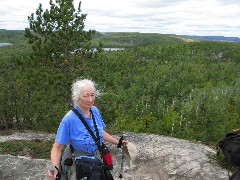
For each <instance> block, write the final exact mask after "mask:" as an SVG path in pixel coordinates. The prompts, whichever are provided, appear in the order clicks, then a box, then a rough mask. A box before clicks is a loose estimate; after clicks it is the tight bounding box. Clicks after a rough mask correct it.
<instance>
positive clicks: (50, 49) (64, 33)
mask: <svg viewBox="0 0 240 180" xmlns="http://www.w3.org/2000/svg"><path fill="white" fill-rule="evenodd" d="M49 4H50V10H48V9H46V10H45V11H43V8H42V4H39V7H38V9H37V10H36V14H35V15H34V13H32V14H31V16H28V20H29V26H30V27H29V28H25V37H27V38H28V40H29V43H30V44H31V46H32V49H33V52H34V55H35V57H40V59H41V62H42V63H47V64H48V65H55V64H64V65H65V68H66V74H67V75H69V73H70V59H71V53H72V52H74V51H76V50H77V51H78V52H80V53H85V52H88V51H89V49H90V48H89V47H90V41H91V39H92V38H93V35H94V34H95V32H96V31H95V30H89V31H85V30H84V27H85V25H84V21H85V20H86V16H87V14H81V1H80V2H79V6H78V9H77V10H75V8H74V4H73V0H55V3H53V1H52V0H50V2H49ZM37 59H38V61H39V58H37Z"/></svg>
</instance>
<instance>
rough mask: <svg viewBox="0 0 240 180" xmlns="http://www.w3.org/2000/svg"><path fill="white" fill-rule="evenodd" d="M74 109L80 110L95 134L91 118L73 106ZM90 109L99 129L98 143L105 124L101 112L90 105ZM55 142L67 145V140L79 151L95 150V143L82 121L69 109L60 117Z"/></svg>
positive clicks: (101, 138)
mask: <svg viewBox="0 0 240 180" xmlns="http://www.w3.org/2000/svg"><path fill="white" fill-rule="evenodd" d="M75 109H77V110H78V112H80V114H81V115H82V116H83V118H84V119H85V120H86V122H87V124H88V126H89V127H90V129H91V130H92V131H93V132H94V134H95V136H96V131H95V128H94V123H93V119H92V117H91V118H86V117H85V116H84V115H83V113H82V112H81V110H80V109H79V108H78V107H77V106H75ZM91 110H92V112H93V114H94V118H95V120H96V124H97V128H98V131H99V136H100V143H101V144H102V142H103V130H104V129H105V128H106V125H105V124H104V122H103V119H102V117H101V114H100V112H99V110H98V109H97V108H96V107H95V106H92V107H91ZM55 141H56V142H58V143H59V144H64V145H67V144H68V143H69V142H70V143H71V144H72V146H73V148H74V149H75V150H77V151H80V152H87V153H93V152H94V151H96V150H97V145H96V143H95V141H94V139H93V138H92V136H91V135H90V133H89V132H88V130H87V129H86V127H85V126H84V124H83V123H82V121H81V120H80V119H79V118H78V116H77V115H76V114H75V113H74V112H73V111H72V110H71V111H69V112H68V113H67V114H66V115H65V116H64V117H63V119H62V121H61V123H60V125H59V127H58V131H57V135H56V139H55Z"/></svg>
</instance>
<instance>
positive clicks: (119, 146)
mask: <svg viewBox="0 0 240 180" xmlns="http://www.w3.org/2000/svg"><path fill="white" fill-rule="evenodd" d="M123 140H126V137H125V136H124V135H122V136H121V138H120V139H119V143H118V145H117V147H118V148H121V151H122V156H121V164H120V165H121V166H120V172H119V178H120V179H122V177H123V176H122V171H123V164H124V150H123V144H122V141H123Z"/></svg>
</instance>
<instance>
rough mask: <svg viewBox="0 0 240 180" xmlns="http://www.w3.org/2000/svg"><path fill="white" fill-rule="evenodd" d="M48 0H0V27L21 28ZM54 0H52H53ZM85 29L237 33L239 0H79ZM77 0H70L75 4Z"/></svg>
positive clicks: (209, 33) (196, 33) (192, 33)
mask: <svg viewBox="0 0 240 180" xmlns="http://www.w3.org/2000/svg"><path fill="white" fill-rule="evenodd" d="M49 2H50V0H0V29H7V30H24V29H25V28H26V27H29V24H28V19H27V16H30V15H31V13H35V11H36V9H37V8H38V5H39V3H42V5H43V8H44V9H49ZM53 2H55V0H53ZM81 2H82V6H81V9H82V13H84V14H87V18H86V21H85V30H89V29H95V30H96V31H99V32H141V33H160V34H177V35H197V36H226V37H240V0H81ZM78 3H79V1H77V0H74V4H75V5H76V6H75V7H76V8H77V5H78Z"/></svg>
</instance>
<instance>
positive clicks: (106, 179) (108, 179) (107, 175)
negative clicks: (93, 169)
mask: <svg viewBox="0 0 240 180" xmlns="http://www.w3.org/2000/svg"><path fill="white" fill-rule="evenodd" d="M101 178H102V180H114V179H113V176H112V173H111V171H110V170H109V169H108V168H107V167H106V165H103V168H102V170H101Z"/></svg>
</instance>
